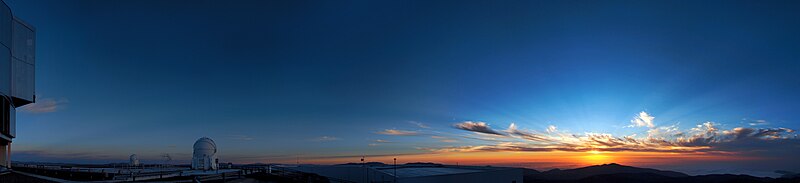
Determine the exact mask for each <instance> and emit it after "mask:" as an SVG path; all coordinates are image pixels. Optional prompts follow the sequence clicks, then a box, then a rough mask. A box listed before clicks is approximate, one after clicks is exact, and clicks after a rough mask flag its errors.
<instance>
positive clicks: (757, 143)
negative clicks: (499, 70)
mask: <svg viewBox="0 0 800 183" xmlns="http://www.w3.org/2000/svg"><path fill="white" fill-rule="evenodd" d="M643 116H648V117H645V118H644V119H650V120H652V119H653V118H652V116H649V115H646V114H643V115H641V116H640V117H643ZM462 124H463V125H462V126H464V127H461V129H468V131H487V130H491V129H490V128H488V125H486V124H485V123H474V122H464V123H462ZM677 126H678V125H677V124H675V125H671V126H663V127H653V128H650V129H649V130H647V135H646V136H637V135H636V134H632V135H627V136H615V135H612V134H606V133H584V134H567V133H561V132H557V131H555V130H548V131H549V132H548V133H544V134H543V133H536V132H534V131H526V130H520V128H519V127H518V126H517V125H516V124H514V123H512V124H511V125H510V126H509V128H508V129H507V130H506V131H505V132H506V133H507V136H505V137H511V138H518V139H521V140H527V141H514V140H511V141H509V140H505V139H492V140H491V141H492V142H494V143H495V144H494V145H481V146H460V147H443V148H431V149H429V150H431V151H437V152H473V151H576V152H582V151H631V152H681V153H741V152H745V151H748V152H750V151H753V150H760V151H772V152H774V151H777V150H776V149H782V150H786V149H794V150H790V152H795V151H796V152H800V145H797V144H800V138H798V136H797V134H796V133H795V132H796V131H795V130H793V129H789V128H746V127H737V128H733V129H728V130H724V129H721V128H720V127H719V125H718V124H717V123H714V122H710V121H709V122H704V123H702V124H699V125H697V126H696V127H694V128H691V129H689V130H680V129H679V128H678V127H677ZM549 129H554V128H549ZM480 134H484V133H479V134H475V135H473V136H464V138H475V139H479V137H480ZM489 134H493V135H496V134H501V133H499V132H498V133H489ZM474 136H478V137H474ZM793 144H796V145H793ZM784 154H790V153H784Z"/></svg>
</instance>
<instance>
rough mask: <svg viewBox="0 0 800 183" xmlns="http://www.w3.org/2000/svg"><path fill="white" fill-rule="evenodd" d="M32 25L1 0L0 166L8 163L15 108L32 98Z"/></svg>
mask: <svg viewBox="0 0 800 183" xmlns="http://www.w3.org/2000/svg"><path fill="white" fill-rule="evenodd" d="M35 42H36V41H35V29H34V28H33V27H32V26H30V25H28V24H26V23H25V22H23V21H22V20H19V19H17V18H15V17H14V15H13V14H12V13H11V9H10V8H9V7H8V5H6V4H5V2H3V1H0V166H5V167H9V166H10V165H11V157H10V155H11V153H10V152H11V140H12V139H13V138H14V137H16V135H17V134H16V108H18V107H22V106H24V105H26V104H30V103H33V102H35V100H36V97H35V84H34V81H35V73H34V71H35V67H34V65H35V61H34V60H35V57H34V55H35V51H34V47H35Z"/></svg>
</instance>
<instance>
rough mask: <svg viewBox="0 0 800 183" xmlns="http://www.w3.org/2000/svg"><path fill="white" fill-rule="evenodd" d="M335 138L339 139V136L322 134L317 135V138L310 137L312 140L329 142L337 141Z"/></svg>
mask: <svg viewBox="0 0 800 183" xmlns="http://www.w3.org/2000/svg"><path fill="white" fill-rule="evenodd" d="M337 140H339V138H337V137H331V136H322V137H317V138H314V139H312V141H317V142H330V141H337Z"/></svg>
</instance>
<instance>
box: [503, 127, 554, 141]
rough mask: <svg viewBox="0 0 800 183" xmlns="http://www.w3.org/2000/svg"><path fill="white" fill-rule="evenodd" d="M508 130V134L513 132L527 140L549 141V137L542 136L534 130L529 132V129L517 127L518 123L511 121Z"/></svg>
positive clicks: (514, 134)
mask: <svg viewBox="0 0 800 183" xmlns="http://www.w3.org/2000/svg"><path fill="white" fill-rule="evenodd" d="M506 132H508V134H511V135H513V136H517V137H520V138H523V139H526V140H531V141H548V140H547V138H546V137H544V136H542V135H538V134H535V133H533V132H527V131H522V130H519V129H517V125H516V124H514V123H511V125H509V126H508V130H506Z"/></svg>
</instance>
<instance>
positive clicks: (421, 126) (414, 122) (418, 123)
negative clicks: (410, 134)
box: [409, 121, 431, 128]
mask: <svg viewBox="0 0 800 183" xmlns="http://www.w3.org/2000/svg"><path fill="white" fill-rule="evenodd" d="M409 123H411V124H414V125H417V127H420V128H431V127H429V126H428V125H425V124H423V123H421V122H416V121H409Z"/></svg>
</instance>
